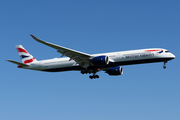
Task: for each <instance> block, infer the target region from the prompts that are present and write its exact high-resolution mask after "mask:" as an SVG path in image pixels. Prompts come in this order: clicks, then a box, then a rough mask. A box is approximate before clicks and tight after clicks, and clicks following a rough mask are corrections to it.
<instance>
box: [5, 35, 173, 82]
mask: <svg viewBox="0 0 180 120" xmlns="http://www.w3.org/2000/svg"><path fill="white" fill-rule="evenodd" d="M31 37H32V38H33V39H34V40H36V41H37V42H40V43H42V44H45V45H47V46H49V47H52V48H54V49H56V50H57V52H59V53H60V54H61V57H60V58H54V59H48V60H41V61H37V60H36V59H35V58H34V57H33V56H32V55H31V54H30V53H29V52H27V51H26V50H25V48H24V47H23V46H22V45H16V49H17V51H18V53H19V56H20V58H21V60H22V63H21V62H17V61H14V60H7V61H9V62H11V63H14V64H17V65H18V68H24V69H30V70H37V71H46V72H62V71H80V72H81V73H82V74H93V75H90V76H89V78H90V79H95V78H99V76H98V75H97V74H96V73H97V72H99V71H105V73H107V74H109V75H112V76H117V75H122V74H123V68H122V67H121V66H124V65H133V64H144V63H154V62H164V65H163V68H164V69H165V68H166V63H167V61H169V60H172V59H174V58H175V55H173V54H172V53H171V52H169V51H168V50H166V49H162V48H149V49H140V50H130V51H119V52H110V53H101V54H87V53H83V52H79V51H76V50H72V49H69V48H66V47H62V46H59V45H56V44H52V43H49V42H46V41H43V40H40V39H39V38H37V37H35V36H34V35H31ZM63 56H66V57H63Z"/></svg>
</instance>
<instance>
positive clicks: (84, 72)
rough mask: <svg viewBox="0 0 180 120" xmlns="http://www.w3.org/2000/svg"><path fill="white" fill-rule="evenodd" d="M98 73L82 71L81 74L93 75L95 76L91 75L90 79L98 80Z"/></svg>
mask: <svg viewBox="0 0 180 120" xmlns="http://www.w3.org/2000/svg"><path fill="white" fill-rule="evenodd" d="M96 72H97V71H92V70H84V69H83V70H81V74H91V73H93V75H90V76H89V78H90V79H96V78H99V75H96Z"/></svg>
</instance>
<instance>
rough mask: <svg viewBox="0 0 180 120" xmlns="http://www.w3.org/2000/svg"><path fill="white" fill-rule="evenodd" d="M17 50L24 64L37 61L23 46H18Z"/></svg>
mask: <svg viewBox="0 0 180 120" xmlns="http://www.w3.org/2000/svg"><path fill="white" fill-rule="evenodd" d="M16 49H17V51H18V53H19V56H20V58H21V60H22V62H23V63H24V64H27V63H32V62H35V61H37V60H36V59H35V58H34V57H33V56H32V55H31V54H29V53H28V52H27V51H26V50H25V49H24V47H23V46H22V45H16Z"/></svg>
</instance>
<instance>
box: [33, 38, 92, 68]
mask: <svg viewBox="0 0 180 120" xmlns="http://www.w3.org/2000/svg"><path fill="white" fill-rule="evenodd" d="M31 36H32V38H33V39H35V40H36V41H38V42H40V43H42V44H45V45H47V46H49V47H52V48H54V49H57V52H59V53H61V54H62V56H67V57H69V58H70V60H74V61H76V62H77V63H78V64H79V65H80V66H81V67H84V68H85V67H87V66H89V61H90V59H91V58H92V56H91V55H89V54H86V53H83V52H79V51H75V50H72V49H69V48H65V47H62V46H59V45H55V44H52V43H49V42H46V41H43V40H40V39H39V38H37V37H35V36H34V35H31Z"/></svg>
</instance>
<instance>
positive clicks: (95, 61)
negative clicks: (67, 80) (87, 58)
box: [91, 55, 109, 66]
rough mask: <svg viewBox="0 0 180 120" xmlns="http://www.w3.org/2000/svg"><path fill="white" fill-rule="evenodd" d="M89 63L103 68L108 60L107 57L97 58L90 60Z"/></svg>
mask: <svg viewBox="0 0 180 120" xmlns="http://www.w3.org/2000/svg"><path fill="white" fill-rule="evenodd" d="M91 63H92V64H93V65H96V66H104V65H108V64H109V58H108V56H105V55H103V56H97V57H94V58H92V60H91Z"/></svg>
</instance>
